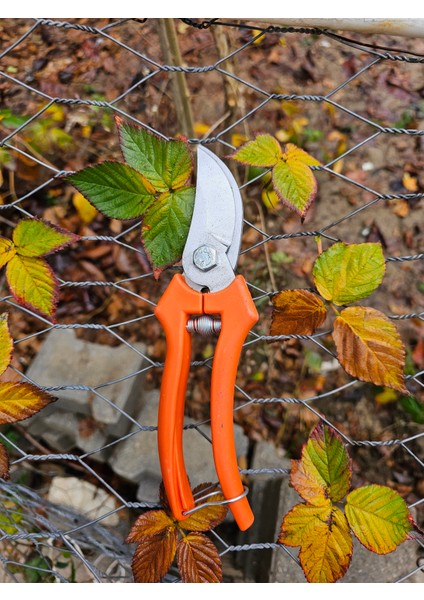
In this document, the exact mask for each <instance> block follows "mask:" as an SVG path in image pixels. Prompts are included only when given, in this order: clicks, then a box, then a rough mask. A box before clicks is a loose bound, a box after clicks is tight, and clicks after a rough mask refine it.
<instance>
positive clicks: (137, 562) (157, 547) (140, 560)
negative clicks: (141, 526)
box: [131, 527, 177, 583]
mask: <svg viewBox="0 0 424 600" xmlns="http://www.w3.org/2000/svg"><path fill="white" fill-rule="evenodd" d="M176 547H177V530H176V529H172V528H171V527H169V528H168V529H167V530H165V531H164V532H163V533H161V534H157V535H153V536H149V537H145V538H144V539H143V541H142V542H140V544H139V545H138V546H137V548H136V550H135V552H134V556H133V560H132V564H131V567H132V572H133V575H134V581H135V582H136V583H157V582H158V581H160V580H161V579H162V577H164V576H165V575H166V573H167V572H168V570H169V567H170V566H171V564H172V561H173V560H174V556H175V551H176Z"/></svg>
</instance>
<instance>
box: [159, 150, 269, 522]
mask: <svg viewBox="0 0 424 600" xmlns="http://www.w3.org/2000/svg"><path fill="white" fill-rule="evenodd" d="M242 227H243V204H242V199H241V195H240V191H239V188H238V186H237V183H236V181H235V179H234V177H233V175H232V174H231V172H230V170H229V169H228V167H227V166H226V165H225V164H224V163H223V162H222V161H221V160H220V159H219V158H218V157H217V156H216V155H215V154H214V153H212V152H211V151H210V150H208V149H206V148H205V147H203V146H201V145H199V147H198V150H197V185H196V194H195V203H194V210H193V217H192V221H191V225H190V230H189V233H188V236H187V241H186V244H185V248H184V252H183V256H182V267H183V273H182V274H180V273H178V274H176V275H174V276H173V278H172V279H171V282H170V284H169V285H168V287H167V289H166V290H165V292H164V294H163V296H162V297H161V299H160V301H159V303H158V305H157V307H156V310H155V314H156V316H157V318H158V319H159V321H160V323H161V325H162V327H163V329H164V331H165V336H166V345H167V351H166V359H165V366H164V372H163V378H162V384H161V391H160V401H159V414H158V450H159V460H160V465H161V471H162V478H163V483H164V487H165V491H166V494H167V497H168V501H169V504H170V507H171V510H172V513H173V515H174V517H175V518H176V519H178V520H184V519H186V518H187V517H188V515H189V514H191V513H192V512H193V510H195V506H196V505H195V500H194V499H193V494H192V491H191V488H190V483H189V480H188V476H187V473H186V469H185V464H184V457H183V423H184V403H185V395H186V386H187V379H188V374H189V369H190V362H191V335H192V333H194V332H197V333H205V334H208V333H219V337H218V340H217V344H216V348H215V353H214V359H213V365H212V375H211V391H210V422H211V435H212V450H213V457H214V463H215V469H216V472H217V476H218V481H219V485H220V488H221V491H222V494H223V496H224V498H225V501H226V502H227V503H228V505H229V508H230V509H231V511H232V513H233V516H234V519H235V521H236V523H237V525H238V526H239V528H240V529H241V530H245V529H247V528H248V527H250V525H251V524H252V523H253V520H254V517H253V513H252V510H251V508H250V505H249V502H248V500H247V497H246V494H247V491H246V488H245V487H244V485H243V483H242V481H241V478H240V472H239V468H238V464H237V454H236V448H235V442H234V429H233V408H234V386H235V381H236V376H237V369H238V363H239V358H240V352H241V349H242V346H243V343H244V341H245V338H246V336H247V334H248V332H249V331H250V329H251V327H252V326H253V325H254V324H255V323H256V322H257V320H258V313H257V310H256V307H255V305H254V303H253V300H252V297H251V295H250V292H249V290H248V287H247V285H246V281H245V280H244V278H243V277H242V276H241V275H235V272H234V270H235V268H236V264H237V259H238V254H239V251H240V244H241V236H242Z"/></svg>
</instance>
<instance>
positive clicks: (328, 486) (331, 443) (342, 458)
mask: <svg viewBox="0 0 424 600" xmlns="http://www.w3.org/2000/svg"><path fill="white" fill-rule="evenodd" d="M350 476H351V461H350V458H349V455H348V453H347V451H346V448H345V446H344V444H343V442H342V439H341V438H340V436H339V435H338V434H337V433H335V432H334V431H333V430H332V429H330V428H329V427H327V426H325V425H322V424H320V425H318V426H317V427H316V428H315V429H314V430H313V432H312V433H311V435H310V436H309V439H308V442H307V443H306V445H305V446H304V447H303V449H302V454H301V458H300V460H294V461H292V469H291V474H290V483H291V485H292V486H293V487H294V488H295V490H296V491H297V493H298V494H299V495H300V496H301V497H302V498H303V499H304V500H306V501H307V502H309V503H310V504H313V505H316V506H320V505H322V504H325V503H327V502H328V499H330V500H332V501H333V502H339V501H340V500H342V498H344V496H345V495H346V494H347V492H348V490H349V487H350Z"/></svg>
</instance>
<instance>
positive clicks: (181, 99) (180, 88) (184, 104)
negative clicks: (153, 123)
mask: <svg viewBox="0 0 424 600" xmlns="http://www.w3.org/2000/svg"><path fill="white" fill-rule="evenodd" d="M158 22H159V37H160V43H161V47H162V52H163V57H164V60H165V62H166V63H167V64H168V65H172V66H182V57H181V52H180V48H179V46H178V39H177V32H176V30H175V23H174V20H173V19H158ZM170 77H171V80H172V86H173V91H174V99H175V109H176V111H177V119H178V122H179V125H180V128H181V130H182V133H184V135H186V136H187V137H188V138H192V137H193V136H194V124H193V115H192V112H191V105H190V92H189V89H188V86H187V80H186V75H185V73H184V72H183V71H177V72H175V73H171V74H170Z"/></svg>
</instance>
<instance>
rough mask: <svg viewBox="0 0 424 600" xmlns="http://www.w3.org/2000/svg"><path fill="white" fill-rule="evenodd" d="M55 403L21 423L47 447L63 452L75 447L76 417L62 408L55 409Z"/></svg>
mask: <svg viewBox="0 0 424 600" xmlns="http://www.w3.org/2000/svg"><path fill="white" fill-rule="evenodd" d="M55 404H56V403H53V404H50V405H49V406H47V407H46V408H45V409H43V411H41V414H42V416H39V415H37V417H36V418H34V417H32V418H31V419H30V420H29V421H23V423H22V425H24V426H25V427H26V428H27V429H28V431H29V433H31V435H32V436H33V437H35V438H37V439H41V440H43V442H44V443H45V445H46V446H47V447H48V448H49V449H51V450H53V451H56V452H60V453H62V454H63V453H67V452H69V451H71V450H73V449H74V448H75V440H76V434H77V431H78V419H77V417H76V416H75V415H72V414H69V413H65V412H64V411H63V410H56V411H55V410H54V407H55Z"/></svg>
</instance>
